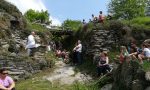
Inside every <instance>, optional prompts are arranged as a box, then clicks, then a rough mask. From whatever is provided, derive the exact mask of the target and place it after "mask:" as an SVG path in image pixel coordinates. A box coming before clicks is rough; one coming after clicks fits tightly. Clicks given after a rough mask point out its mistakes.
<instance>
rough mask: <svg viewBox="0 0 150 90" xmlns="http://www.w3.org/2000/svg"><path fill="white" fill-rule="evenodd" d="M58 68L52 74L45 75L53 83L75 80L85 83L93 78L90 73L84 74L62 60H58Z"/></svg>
mask: <svg viewBox="0 0 150 90" xmlns="http://www.w3.org/2000/svg"><path fill="white" fill-rule="evenodd" d="M56 67H57V68H56V69H55V70H54V71H53V73H51V74H50V75H47V76H44V77H43V78H44V79H47V80H49V81H51V82H52V83H54V82H58V83H60V84H61V85H63V84H72V83H73V82H75V81H77V82H81V83H85V82H88V81H90V80H92V78H91V77H90V76H89V75H85V74H82V73H81V72H78V73H77V72H75V71H74V69H75V67H74V66H71V65H69V64H65V63H63V62H62V61H57V62H56Z"/></svg>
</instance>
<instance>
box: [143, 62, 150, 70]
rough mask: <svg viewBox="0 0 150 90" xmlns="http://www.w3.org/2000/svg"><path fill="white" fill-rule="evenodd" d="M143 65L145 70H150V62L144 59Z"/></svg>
mask: <svg viewBox="0 0 150 90" xmlns="http://www.w3.org/2000/svg"><path fill="white" fill-rule="evenodd" d="M142 67H143V69H144V71H150V62H147V61H144V63H143V65H142Z"/></svg>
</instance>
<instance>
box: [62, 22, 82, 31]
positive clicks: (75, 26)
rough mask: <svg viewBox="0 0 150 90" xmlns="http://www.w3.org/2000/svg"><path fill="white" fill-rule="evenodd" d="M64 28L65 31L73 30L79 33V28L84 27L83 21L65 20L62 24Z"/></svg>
mask: <svg viewBox="0 0 150 90" xmlns="http://www.w3.org/2000/svg"><path fill="white" fill-rule="evenodd" d="M62 26H63V27H64V29H65V30H68V29H69V30H73V31H77V30H79V27H81V26H82V23H81V21H78V20H69V19H68V20H65V21H64V22H63V24H62Z"/></svg>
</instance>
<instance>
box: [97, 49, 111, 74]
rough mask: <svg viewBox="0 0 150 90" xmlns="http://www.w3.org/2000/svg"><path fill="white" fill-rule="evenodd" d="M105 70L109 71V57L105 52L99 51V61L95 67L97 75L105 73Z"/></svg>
mask: <svg viewBox="0 0 150 90" xmlns="http://www.w3.org/2000/svg"><path fill="white" fill-rule="evenodd" d="M107 70H108V71H110V70H111V69H110V67H109V58H108V55H107V52H105V51H103V52H102V53H100V57H99V62H98V67H97V71H98V76H100V75H101V74H103V75H104V74H106V73H107Z"/></svg>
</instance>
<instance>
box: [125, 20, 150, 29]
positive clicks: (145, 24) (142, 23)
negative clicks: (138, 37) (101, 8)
mask: <svg viewBox="0 0 150 90" xmlns="http://www.w3.org/2000/svg"><path fill="white" fill-rule="evenodd" d="M123 23H124V24H127V25H131V26H132V27H141V28H143V29H148V30H150V17H137V18H134V19H132V20H130V21H129V20H128V21H127V20H124V21H123Z"/></svg>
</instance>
